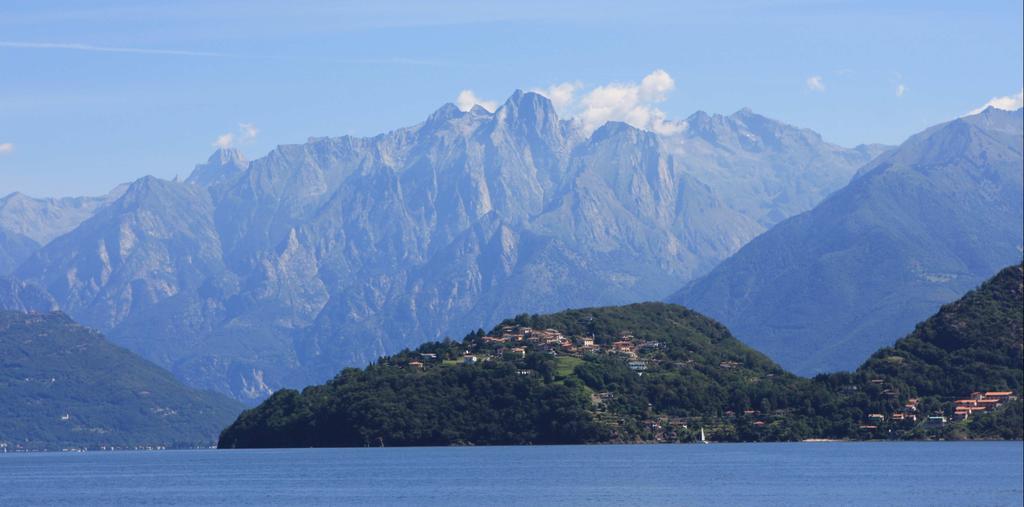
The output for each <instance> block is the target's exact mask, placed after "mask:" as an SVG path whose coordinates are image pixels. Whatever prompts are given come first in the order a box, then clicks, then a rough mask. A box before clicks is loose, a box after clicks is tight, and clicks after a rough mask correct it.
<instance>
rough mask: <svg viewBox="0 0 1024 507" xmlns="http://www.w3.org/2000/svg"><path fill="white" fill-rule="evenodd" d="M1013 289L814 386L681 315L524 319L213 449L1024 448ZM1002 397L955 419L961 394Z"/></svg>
mask: <svg viewBox="0 0 1024 507" xmlns="http://www.w3.org/2000/svg"><path fill="white" fill-rule="evenodd" d="M1022 275H1024V266H1012V267H1009V268H1006V269H1005V270H1003V271H1002V272H1000V273H999V274H998V275H997V276H996V277H994V278H993V279H991V280H990V281H988V282H986V283H985V284H984V285H983V286H981V287H980V288H978V289H977V290H975V291H972V292H971V293H969V294H967V295H966V296H964V297H963V298H962V299H961V300H959V301H957V302H955V303H952V304H950V305H947V306H945V307H943V308H942V309H941V310H940V311H939V313H938V314H936V315H935V316H933V317H931V318H929V319H928V320H927V321H925V322H923V323H921V324H920V325H918V327H917V329H915V331H914V332H912V333H911V334H910V335H908V336H907V337H905V338H902V339H901V340H899V341H898V342H897V343H896V344H895V345H894V346H892V347H887V348H885V349H882V350H880V351H878V352H877V353H876V354H874V355H873V356H872V357H871V358H870V359H869V360H868V361H866V362H865V363H864V364H863V365H862V366H861V367H860V368H859V369H857V370H856V371H854V372H846V373H835V374H828V375H819V376H817V377H815V378H813V379H806V378H802V377H797V376H795V375H792V374H789V373H787V372H785V371H783V370H782V369H781V368H780V367H779V366H778V365H776V364H775V363H774V362H772V361H771V360H770V359H769V358H767V357H766V356H764V355H762V354H760V353H759V352H757V351H755V350H753V349H751V348H749V347H747V346H745V345H743V344H742V343H740V342H739V341H738V340H736V339H735V338H734V337H733V336H732V335H731V334H730V333H729V331H728V330H727V329H726V328H725V327H723V326H722V325H721V324H718V323H717V322H715V321H713V320H711V319H709V318H707V317H704V316H702V315H700V314H698V313H696V312H693V311H691V310H688V309H686V308H683V307H680V306H676V305H669V304H662V303H642V304H634V305H628V306H622V307H609V308H588V309H580V310H568V311H564V312H560V313H556V314H552V315H520V316H517V317H515V318H514V319H510V320H507V321H505V322H502V323H501V324H499V325H498V326H496V327H495V328H494V329H493V330H491V331H490V332H484V331H483V330H478V331H476V332H473V333H470V334H469V335H467V336H466V337H465V338H464V339H463V340H461V341H453V340H445V341H442V342H433V343H427V344H424V345H422V346H420V347H418V348H417V349H415V350H405V351H402V352H401V353H399V354H395V355H393V356H388V357H383V358H381V359H380V360H378V362H377V363H376V364H374V365H371V366H369V367H368V368H366V369H362V370H360V369H347V370H344V371H342V372H341V373H340V374H339V375H338V376H337V377H336V378H334V379H333V380H332V381H330V382H328V383H326V384H324V385H321V386H313V387H309V388H306V389H305V390H303V391H302V392H301V393H300V392H297V391H294V390H282V391H279V392H277V393H275V394H274V395H273V396H271V397H270V398H269V399H268V400H266V401H265V402H264V403H263V404H261V405H260V406H258V407H256V408H254V409H252V410H248V411H246V412H244V413H243V414H242V415H241V416H240V417H239V418H238V420H236V421H235V423H234V424H232V425H231V426H230V427H228V428H227V429H226V430H224V432H223V433H222V435H221V439H220V443H219V446H220V447H227V448H233V447H305V446H324V447H326V446H404V445H489V444H553V443H591V442H689V441H695V440H697V439H699V438H700V434H701V432H702V431H703V432H704V433H705V435H706V436H707V438H708V439H709V440H714V441H788V440H800V439H807V438H836V439H879V438H885V439H894V438H907V439H920V438H946V439H958V438H1021V437H1022V434H1024V429H1022V418H1021V412H1022V410H1021V402H1020V401H1019V400H1015V399H1013V398H1015V397H1017V396H1019V395H1020V388H1021V385H1022V371H1024V352H1022V338H1021V336H1022V329H1024V325H1022V322H1024V297H1022ZM1005 391H1011V392H1012V393H1013V394H1012V395H1010V396H1007V395H1001V396H1002V397H1001V398H1000V399H999V400H994V399H993V400H987V401H983V402H982V404H987V403H989V402H991V404H988V405H986V406H985V407H984V408H982V407H977V408H976V409H975V410H978V411H979V412H977V413H972V414H971V415H970V416H969V417H959V416H958V414H959V411H960V410H959V408H958V403H967V402H965V401H964V400H963V398H965V397H969V396H971V395H972V393H976V394H975V396H976V397H977V398H978V399H979V400H985V397H986V396H987V395H986V394H985V393H997V392H1005ZM958 400H959V402H958ZM972 403H974V404H977V403H978V401H977V400H972ZM983 409H984V412H981V411H982V410H983Z"/></svg>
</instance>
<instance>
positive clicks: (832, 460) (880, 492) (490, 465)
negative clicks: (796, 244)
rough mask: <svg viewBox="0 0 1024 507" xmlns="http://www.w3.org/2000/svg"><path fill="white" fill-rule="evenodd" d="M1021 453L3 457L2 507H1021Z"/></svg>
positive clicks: (778, 447) (903, 446)
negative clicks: (420, 506)
mask: <svg viewBox="0 0 1024 507" xmlns="http://www.w3.org/2000/svg"><path fill="white" fill-rule="evenodd" d="M1022 483H1024V443H1021V442H922V443H815V444H810V443H805V444H715V445H703V446H702V445H634V446H625V445H619V446H576V447H476V448H474V447H459V448H417V449H290V450H266V451H263V450H254V451H217V450H209V451H161V452H87V453H49V454H0V505H3V506H11V505H37V504H38V505H76V506H77V505H99V504H102V505H247V506H252V505H303V506H305V505H410V504H434V505H437V504H440V505H496V504H500V505H538V504H541V505H868V504H874V505H958V506H962V505H1024V485H1022Z"/></svg>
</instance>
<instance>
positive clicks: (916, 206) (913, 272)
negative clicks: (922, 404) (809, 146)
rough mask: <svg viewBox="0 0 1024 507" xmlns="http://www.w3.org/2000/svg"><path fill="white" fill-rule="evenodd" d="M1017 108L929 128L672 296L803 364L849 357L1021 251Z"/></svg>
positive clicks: (796, 365)
mask: <svg viewBox="0 0 1024 507" xmlns="http://www.w3.org/2000/svg"><path fill="white" fill-rule="evenodd" d="M1022 132H1024V127H1022V113H1021V110H1020V109H1018V110H1017V111H1014V112H1008V111H1002V110H998V109H992V108H990V109H987V110H985V111H984V112H982V113H980V114H977V115H974V116H968V117H964V118H959V119H956V120H954V121H951V122H948V123H944V124H941V125H938V126H935V127H932V128H930V129H928V130H925V131H924V132H921V133H920V134H917V135H915V136H913V137H911V138H910V139H909V140H907V141H906V142H905V143H904V144H903V145H901V146H900V147H899V148H897V149H895V150H892V151H890V152H888V153H886V154H884V155H882V156H880V157H879V158H877V159H876V160H874V161H873V162H872V163H871V164H870V165H868V166H866V167H865V168H863V169H862V170H861V171H859V174H858V176H857V177H856V178H855V179H854V181H853V182H851V183H850V185H848V186H847V187H845V188H843V189H842V190H839V191H838V192H836V193H835V194H833V195H832V196H831V197H829V198H828V199H826V200H825V201H824V202H822V203H821V204H819V205H818V206H816V207H815V208H814V209H813V210H811V211H809V212H807V213H803V214H800V215H797V216H794V217H792V218H789V219H788V220H785V221H783V222H781V223H780V224H778V225H777V226H775V227H774V228H772V229H771V230H769V231H768V232H766V233H764V234H762V235H761V236H759V237H758V238H756V239H754V240H753V241H751V242H750V243H749V244H747V245H746V246H744V247H743V248H742V249H740V250H739V251H738V252H737V253H736V254H734V255H733V256H732V257H730V258H729V259H727V260H725V261H724V262H722V263H721V264H719V265H718V266H717V267H716V268H715V269H713V270H712V271H711V272H710V273H709V274H707V275H706V276H704V277H702V278H700V279H697V280H695V281H693V282H691V283H690V284H688V285H687V286H686V287H685V288H684V289H682V290H681V291H680V292H678V293H677V294H675V295H673V296H672V297H670V298H669V300H670V301H672V302H676V303H680V304H684V305H686V306H689V307H691V308H694V309H695V310H697V311H700V312H702V313H705V314H707V315H709V316H711V317H714V318H716V319H718V320H720V321H721V322H722V323H724V324H725V325H727V326H728V327H729V329H730V330H732V332H733V333H734V334H735V335H736V336H737V337H738V338H740V339H741V340H743V341H744V342H746V343H747V344H749V345H751V346H753V347H755V348H757V349H759V350H761V351H763V352H765V353H767V354H768V355H769V356H771V357H772V358H773V359H775V360H777V361H778V362H780V363H781V364H782V365H783V366H784V367H786V368H788V369H790V370H793V371H796V372H797V373H802V374H811V373H815V372H820V371H828V370H838V369H851V368H854V367H856V366H857V365H858V364H859V363H860V362H862V361H863V360H864V359H865V358H867V357H868V356H869V355H870V354H871V353H872V352H873V351H875V350H876V349H878V348H879V347H881V346H884V345H889V344H892V343H893V342H894V341H895V340H896V339H897V338H899V337H900V336H903V335H905V334H907V333H908V332H910V331H912V330H913V328H914V324H915V323H916V322H918V321H921V320H923V319H924V318H926V317H927V316H929V315H931V314H933V313H935V311H936V310H937V309H938V308H939V306H940V305H942V304H944V303H948V302H950V301H953V300H955V299H957V298H958V297H960V296H961V295H963V294H964V293H965V292H967V291H968V290H970V289H973V288H974V287H975V286H977V285H978V284H979V283H981V282H982V281H983V280H985V279H986V278H987V277H989V276H990V275H991V274H992V273H994V272H996V271H998V270H999V269H1000V268H1001V267H1003V266H1006V265H1010V264H1015V263H1018V262H1020V260H1021V255H1022V251H1024V232H1022V223H1024V179H1022V174H1024V162H1022V155H1021V154H1022V151H1024V149H1022V143H1024V141H1022Z"/></svg>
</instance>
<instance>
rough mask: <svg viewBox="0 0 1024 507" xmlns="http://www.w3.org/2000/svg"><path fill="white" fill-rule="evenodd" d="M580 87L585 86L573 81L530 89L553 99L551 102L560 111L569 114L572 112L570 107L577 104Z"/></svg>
mask: <svg viewBox="0 0 1024 507" xmlns="http://www.w3.org/2000/svg"><path fill="white" fill-rule="evenodd" d="M580 88H583V83H581V82H579V81H572V82H566V83H561V84H556V85H551V86H549V87H547V88H533V89H531V90H530V91H532V92H535V93H539V94H541V95H543V96H545V97H547V98H549V99H551V104H552V105H554V106H555V109H556V110H557V111H558V112H559V113H561V114H566V115H568V114H570V113H571V111H570V108H572V107H573V105H574V104H575V99H576V91H577V90H579V89H580Z"/></svg>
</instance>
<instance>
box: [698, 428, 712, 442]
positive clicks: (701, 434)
mask: <svg viewBox="0 0 1024 507" xmlns="http://www.w3.org/2000/svg"><path fill="white" fill-rule="evenodd" d="M700 443H702V444H710V443H711V442H708V439H706V438H704V427H703V426H701V428H700Z"/></svg>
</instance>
